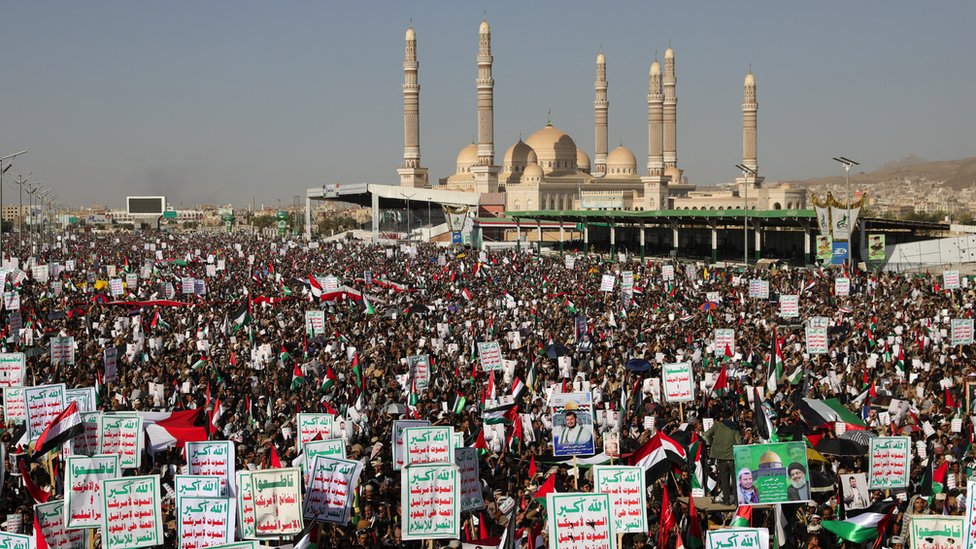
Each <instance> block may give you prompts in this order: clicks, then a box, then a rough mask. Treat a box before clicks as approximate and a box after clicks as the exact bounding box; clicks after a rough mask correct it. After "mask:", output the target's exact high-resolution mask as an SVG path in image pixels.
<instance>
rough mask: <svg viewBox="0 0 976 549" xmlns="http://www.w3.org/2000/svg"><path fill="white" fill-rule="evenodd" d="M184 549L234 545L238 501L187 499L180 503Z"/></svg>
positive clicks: (179, 522)
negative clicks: (232, 543)
mask: <svg viewBox="0 0 976 549" xmlns="http://www.w3.org/2000/svg"><path fill="white" fill-rule="evenodd" d="M176 511H177V512H176V524H177V534H178V536H179V537H178V538H177V539H179V540H180V545H179V547H180V549H198V548H200V547H210V546H212V545H215V544H219V543H229V542H232V541H234V500H232V499H231V498H215V497H199V496H184V497H182V498H178V499H177V500H176Z"/></svg>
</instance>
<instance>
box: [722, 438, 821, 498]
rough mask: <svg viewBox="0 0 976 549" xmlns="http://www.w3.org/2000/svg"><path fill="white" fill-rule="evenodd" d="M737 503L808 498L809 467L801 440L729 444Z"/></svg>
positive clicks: (805, 450)
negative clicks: (733, 462)
mask: <svg viewBox="0 0 976 549" xmlns="http://www.w3.org/2000/svg"><path fill="white" fill-rule="evenodd" d="M733 457H734V459H735V470H736V493H737V494H738V501H739V505H753V504H757V503H761V504H770V503H786V502H791V501H808V500H809V499H810V469H809V468H808V467H807V449H806V446H805V445H804V443H802V442H777V443H770V444H748V445H740V446H735V447H734V448H733Z"/></svg>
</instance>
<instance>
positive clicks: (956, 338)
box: [950, 318, 973, 347]
mask: <svg viewBox="0 0 976 549" xmlns="http://www.w3.org/2000/svg"><path fill="white" fill-rule="evenodd" d="M950 333H951V334H952V340H951V341H952V346H953V347H955V346H956V345H972V344H973V319H971V318H953V319H952V325H951V331H950Z"/></svg>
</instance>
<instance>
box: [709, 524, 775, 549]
mask: <svg viewBox="0 0 976 549" xmlns="http://www.w3.org/2000/svg"><path fill="white" fill-rule="evenodd" d="M705 549H769V530H767V529H766V528H723V529H721V530H709V531H708V533H707V534H706V535H705Z"/></svg>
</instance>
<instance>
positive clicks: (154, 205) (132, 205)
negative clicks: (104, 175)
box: [125, 196, 166, 216]
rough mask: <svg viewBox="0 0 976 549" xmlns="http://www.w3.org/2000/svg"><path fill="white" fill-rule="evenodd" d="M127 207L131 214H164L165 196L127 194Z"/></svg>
mask: <svg viewBox="0 0 976 549" xmlns="http://www.w3.org/2000/svg"><path fill="white" fill-rule="evenodd" d="M125 209H126V211H127V212H128V213H129V215H146V216H151V215H156V216H160V215H163V212H165V211H166V197H165V196H127V197H125Z"/></svg>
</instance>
